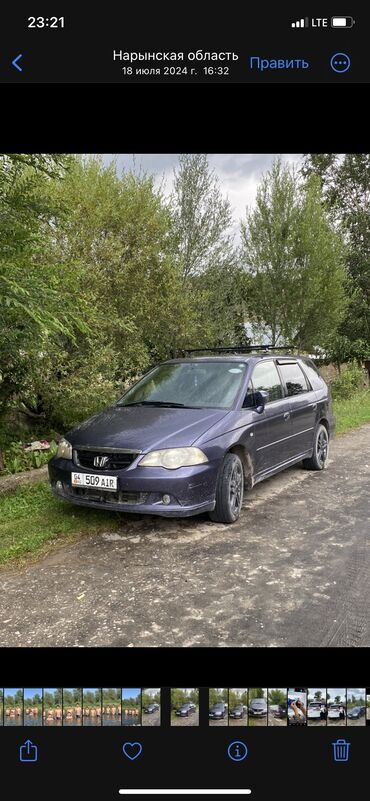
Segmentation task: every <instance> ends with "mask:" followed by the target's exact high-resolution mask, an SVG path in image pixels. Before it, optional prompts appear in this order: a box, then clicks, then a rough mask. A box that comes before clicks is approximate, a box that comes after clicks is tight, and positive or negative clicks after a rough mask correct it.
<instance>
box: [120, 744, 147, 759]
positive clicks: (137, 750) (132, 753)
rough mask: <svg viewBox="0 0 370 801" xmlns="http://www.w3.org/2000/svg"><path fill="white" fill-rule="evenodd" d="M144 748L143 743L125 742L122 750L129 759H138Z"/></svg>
mask: <svg viewBox="0 0 370 801" xmlns="http://www.w3.org/2000/svg"><path fill="white" fill-rule="evenodd" d="M142 750H143V746H142V745H141V743H123V746H122V751H123V753H124V755H125V757H127V759H131V761H133V760H134V759H137V758H138V757H139V756H140V754H141V752H142Z"/></svg>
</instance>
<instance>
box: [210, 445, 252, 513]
mask: <svg viewBox="0 0 370 801" xmlns="http://www.w3.org/2000/svg"><path fill="white" fill-rule="evenodd" d="M243 494H244V471H243V465H242V462H241V460H240V459H239V456H237V455H236V453H227V454H226V456H225V458H224V461H223V463H222V465H221V470H220V473H219V476H218V481H217V487H216V506H215V508H214V510H213V512H210V513H209V516H210V518H211V520H213V522H215V523H235V522H236V520H238V517H239V515H240V511H241V507H242V503H243Z"/></svg>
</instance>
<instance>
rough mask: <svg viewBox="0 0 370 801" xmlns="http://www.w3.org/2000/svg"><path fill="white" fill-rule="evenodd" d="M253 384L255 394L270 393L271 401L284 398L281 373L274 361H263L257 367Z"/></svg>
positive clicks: (253, 375) (253, 376) (254, 371)
mask: <svg viewBox="0 0 370 801" xmlns="http://www.w3.org/2000/svg"><path fill="white" fill-rule="evenodd" d="M252 384H253V389H254V391H255V392H262V391H263V392H268V394H269V401H274V400H279V398H282V397H283V388H282V386H281V381H280V377H279V373H278V371H277V369H276V366H275V363H274V362H273V361H262V362H259V364H257V365H256V367H255V368H254V370H253V374H252Z"/></svg>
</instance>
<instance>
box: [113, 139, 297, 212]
mask: <svg viewBox="0 0 370 801" xmlns="http://www.w3.org/2000/svg"><path fill="white" fill-rule="evenodd" d="M279 155H280V156H281V159H282V161H284V162H288V163H289V164H292V165H293V164H295V165H299V163H300V162H301V159H302V154H297V153H287V154H279V153H262V154H261V153H259V154H256V153H231V154H230V153H214V154H210V155H209V156H208V160H209V164H210V166H211V167H212V169H213V170H214V171H215V173H216V175H217V176H218V178H219V181H220V187H221V190H222V192H223V194H224V195H227V197H228V198H229V200H230V203H231V206H232V208H233V213H234V218H235V226H236V227H238V223H239V221H240V219H241V218H242V217H244V215H245V209H246V206H253V204H254V200H255V196H256V189H257V185H258V183H259V181H260V179H261V175H262V174H263V173H264V172H266V170H268V169H270V167H271V165H272V162H273V160H274V159H275V158H276V157H277V156H279ZM178 157H179V154H178V153H161V154H158V153H137V154H132V153H131V154H130V153H121V154H114V155H113V154H111V153H105V154H104V162H105V163H106V164H108V163H109V162H110V161H111V160H112V159H113V158H115V159H116V161H117V169H118V171H119V172H121V170H122V169H123V168H125V169H132V168H133V167H134V168H135V171H139V170H140V169H141V170H142V171H143V172H148V173H152V174H154V175H155V176H156V182H157V184H158V185H159V184H160V183H161V182H162V181H164V189H165V192H166V194H169V193H170V192H171V189H172V182H173V170H174V167H176V165H177V162H178Z"/></svg>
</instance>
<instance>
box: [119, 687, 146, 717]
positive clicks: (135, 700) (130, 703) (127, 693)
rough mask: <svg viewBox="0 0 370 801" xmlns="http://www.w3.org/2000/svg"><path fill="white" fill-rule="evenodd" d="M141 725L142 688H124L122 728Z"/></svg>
mask: <svg viewBox="0 0 370 801" xmlns="http://www.w3.org/2000/svg"><path fill="white" fill-rule="evenodd" d="M140 725H141V688H140V687H129V688H126V687H123V688H122V726H140Z"/></svg>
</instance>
